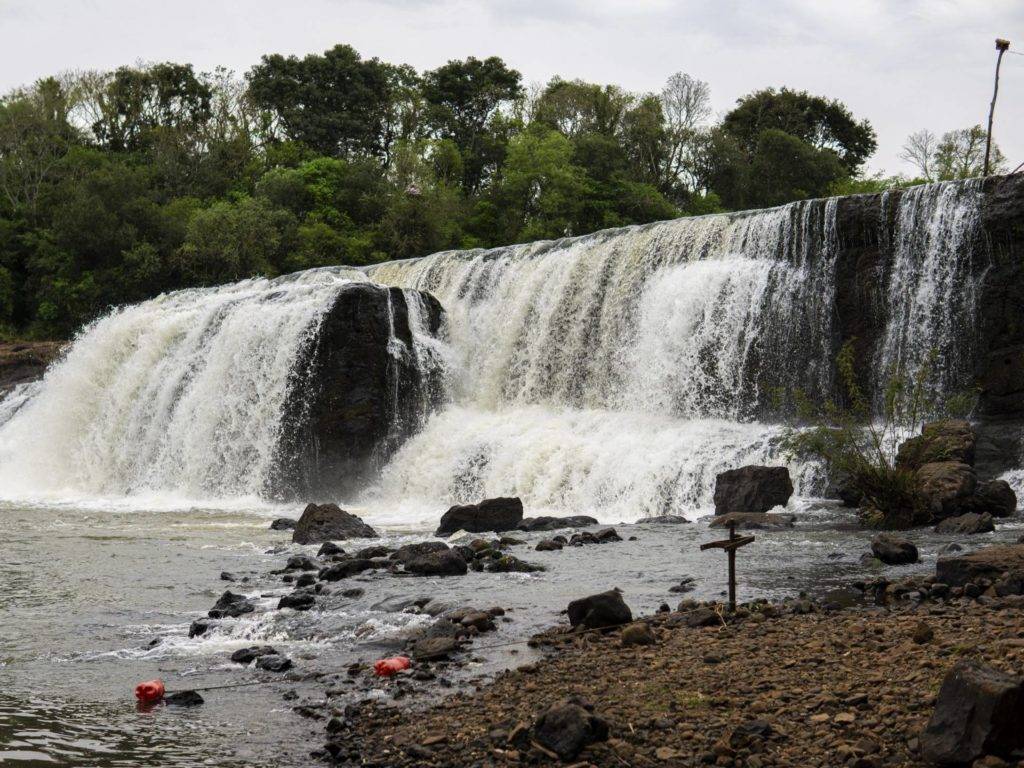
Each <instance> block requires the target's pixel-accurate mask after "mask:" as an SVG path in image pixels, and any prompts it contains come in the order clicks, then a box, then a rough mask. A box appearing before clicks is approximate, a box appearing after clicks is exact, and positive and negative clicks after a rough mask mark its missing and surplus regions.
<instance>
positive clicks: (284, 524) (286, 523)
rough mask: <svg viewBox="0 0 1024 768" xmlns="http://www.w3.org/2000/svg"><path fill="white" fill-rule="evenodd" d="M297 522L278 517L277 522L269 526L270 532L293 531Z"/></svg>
mask: <svg viewBox="0 0 1024 768" xmlns="http://www.w3.org/2000/svg"><path fill="white" fill-rule="evenodd" d="M297 522H298V521H297V520H292V519H291V518H290V517H279V518H277V520H275V521H274V522H272V523H271V524H270V530H272V531H293V530H295V524H296V523H297Z"/></svg>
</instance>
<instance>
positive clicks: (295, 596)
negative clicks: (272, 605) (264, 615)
mask: <svg viewBox="0 0 1024 768" xmlns="http://www.w3.org/2000/svg"><path fill="white" fill-rule="evenodd" d="M314 605H316V597H315V596H314V595H313V593H312V592H306V591H304V590H302V591H297V592H292V593H291V594H290V595H285V596H284V597H282V598H281V599H280V600H278V601H277V608H278V610H281V609H282V608H291V609H292V610H294V611H308V610H309V609H310V608H312V607H313V606H314Z"/></svg>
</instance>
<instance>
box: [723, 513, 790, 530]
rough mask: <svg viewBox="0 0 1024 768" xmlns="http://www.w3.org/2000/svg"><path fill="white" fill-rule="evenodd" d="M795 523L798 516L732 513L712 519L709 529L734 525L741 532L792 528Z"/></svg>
mask: <svg viewBox="0 0 1024 768" xmlns="http://www.w3.org/2000/svg"><path fill="white" fill-rule="evenodd" d="M795 521H796V515H779V514H771V515H769V514H766V513H764V512H730V513H728V514H725V515H717V516H716V517H714V518H712V520H711V522H710V523H708V527H709V528H728V527H729V524H730V523H732V524H735V526H736V527H737V528H739V529H741V530H744V529H748V530H749V529H753V530H758V529H772V528H792V527H793V523H794V522H795Z"/></svg>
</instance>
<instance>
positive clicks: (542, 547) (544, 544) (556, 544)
mask: <svg viewBox="0 0 1024 768" xmlns="http://www.w3.org/2000/svg"><path fill="white" fill-rule="evenodd" d="M563 546H564V545H563V544H562V542H560V541H555V540H553V539H542V540H541V541H539V542H537V546H536V547H534V549H535V550H537V551H538V552H555V551H557V550H559V549H561V548H562V547H563Z"/></svg>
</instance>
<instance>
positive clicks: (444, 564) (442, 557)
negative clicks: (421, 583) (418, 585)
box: [405, 547, 468, 576]
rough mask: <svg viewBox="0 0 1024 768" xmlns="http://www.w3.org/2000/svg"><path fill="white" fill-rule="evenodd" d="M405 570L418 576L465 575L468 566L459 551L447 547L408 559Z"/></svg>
mask: <svg viewBox="0 0 1024 768" xmlns="http://www.w3.org/2000/svg"><path fill="white" fill-rule="evenodd" d="M405 570H406V573H415V574H416V575H417V576H463V575H465V573H466V572H467V571H468V567H467V566H466V561H465V560H464V559H463V558H462V557H461V556H460V555H459V554H458V553H457V552H455V551H453V550H451V549H448V548H447V547H445V548H444V549H443V550H435V551H433V552H427V553H425V554H422V555H419V556H418V557H413V558H410V559H408V560H406V561H405Z"/></svg>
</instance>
